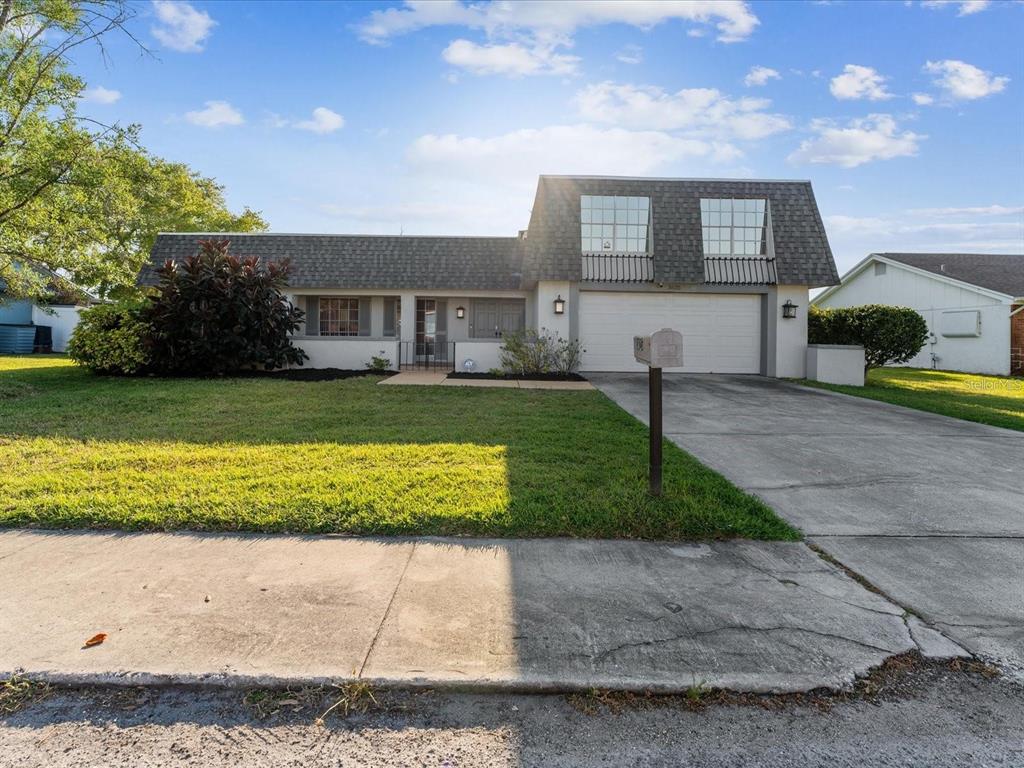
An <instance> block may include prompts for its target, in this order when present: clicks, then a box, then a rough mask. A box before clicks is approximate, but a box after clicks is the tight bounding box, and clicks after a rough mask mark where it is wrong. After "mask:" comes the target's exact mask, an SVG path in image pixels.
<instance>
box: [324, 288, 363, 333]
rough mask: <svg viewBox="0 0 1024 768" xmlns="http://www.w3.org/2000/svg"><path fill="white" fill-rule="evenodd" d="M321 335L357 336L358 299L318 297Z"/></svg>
mask: <svg viewBox="0 0 1024 768" xmlns="http://www.w3.org/2000/svg"><path fill="white" fill-rule="evenodd" d="M320 335H321V336H358V335H359V299H335V298H323V297H321V299H320Z"/></svg>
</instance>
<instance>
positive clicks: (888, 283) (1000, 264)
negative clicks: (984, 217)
mask: <svg viewBox="0 0 1024 768" xmlns="http://www.w3.org/2000/svg"><path fill="white" fill-rule="evenodd" d="M813 304H814V305H815V306H819V307H822V308H830V307H852V306H857V305H860V304H890V305H893V306H900V307H910V308H911V309H914V310H917V311H918V312H920V313H921V315H922V316H923V317H924V319H925V321H926V322H927V323H928V331H929V335H928V342H927V343H926V344H925V346H924V349H922V350H921V352H920V353H918V355H917V357H915V358H914V359H913V360H910V361H909V362H908V363H906V365H910V366H914V367H916V368H939V369H943V370H948V371H966V372H969V373H990V374H996V375H1000V376H1006V375H1007V374H1014V375H1019V374H1024V311H1022V310H1024V255H1016V254H991V253H872V254H871V255H870V256H868V257H867V258H866V259H864V260H863V261H861V262H860V263H859V264H858V265H857V266H855V267H854V268H853V269H851V270H850V271H849V272H848V273H847V274H846V275H844V276H843V279H842V282H841V283H840V284H839V285H836V286H833V287H832V288H829V289H828V290H826V291H823V292H822V293H821V294H820V295H818V296H816V297H815V298H814V301H813Z"/></svg>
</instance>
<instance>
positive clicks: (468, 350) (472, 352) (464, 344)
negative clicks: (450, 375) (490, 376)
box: [455, 341, 501, 373]
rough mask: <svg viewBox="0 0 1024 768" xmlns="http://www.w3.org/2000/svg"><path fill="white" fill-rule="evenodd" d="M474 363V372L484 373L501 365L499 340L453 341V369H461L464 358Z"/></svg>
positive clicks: (462, 368)
mask: <svg viewBox="0 0 1024 768" xmlns="http://www.w3.org/2000/svg"><path fill="white" fill-rule="evenodd" d="M467 358H468V359H472V360H473V362H474V363H476V372H478V373H486V372H487V371H489V370H491V369H492V368H500V367H501V342H499V341H457V342H455V370H456V371H463V370H465V368H464V367H463V366H464V364H465V362H466V360H467Z"/></svg>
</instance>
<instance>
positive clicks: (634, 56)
mask: <svg viewBox="0 0 1024 768" xmlns="http://www.w3.org/2000/svg"><path fill="white" fill-rule="evenodd" d="M615 58H616V59H618V60H619V61H621V62H622V63H623V64H639V63H640V62H641V61H643V60H644V51H643V48H641V47H640V46H639V45H632V44H630V45H625V46H623V47H622V49H621V50H620V51H619V52H618V53H616V54H615Z"/></svg>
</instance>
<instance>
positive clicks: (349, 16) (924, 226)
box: [76, 0, 1024, 271]
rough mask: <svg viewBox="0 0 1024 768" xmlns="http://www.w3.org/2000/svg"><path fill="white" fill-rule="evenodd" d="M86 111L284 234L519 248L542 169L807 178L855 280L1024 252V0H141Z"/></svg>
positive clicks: (95, 69)
mask: <svg viewBox="0 0 1024 768" xmlns="http://www.w3.org/2000/svg"><path fill="white" fill-rule="evenodd" d="M135 9H136V11H137V16H136V18H135V20H134V21H133V23H132V29H133V31H134V32H135V33H136V34H137V36H138V37H139V38H140V39H141V40H142V41H143V42H144V43H145V44H146V45H147V46H148V47H150V48H151V49H152V51H153V54H154V55H152V56H140V55H139V53H138V51H137V50H136V49H133V48H132V47H131V46H130V45H129V44H128V43H127V41H123V40H122V41H115V42H114V43H113V44H112V46H111V48H110V51H109V54H110V55H109V59H108V61H106V62H104V61H102V60H101V59H100V58H99V57H98V56H96V55H93V54H91V53H85V52H83V53H80V54H79V57H78V60H77V62H76V67H77V69H78V71H79V72H80V74H82V75H83V77H85V79H86V80H87V82H88V84H89V87H90V90H89V91H88V93H87V98H86V100H85V103H83V105H82V106H83V112H84V113H85V114H88V115H90V116H93V117H95V118H97V119H100V120H104V121H113V120H118V121H121V122H124V123H129V122H135V123H140V124H141V125H142V126H143V134H142V135H143V141H144V143H145V145H146V146H147V147H149V148H150V149H151V150H152V151H154V152H156V153H157V154H159V155H161V156H164V157H166V158H168V159H171V160H179V161H183V162H186V163H188V164H189V165H191V166H192V167H193V168H195V169H196V170H198V171H200V172H202V173H204V174H206V175H210V176H213V177H215V178H216V179H217V180H218V181H220V182H221V183H222V184H224V185H225V186H226V189H227V196H228V200H229V203H230V204H231V205H232V206H233V207H235V208H240V207H241V206H242V205H249V206H250V207H253V208H255V209H257V210H260V211H262V212H263V214H264V215H265V216H266V218H267V219H268V220H269V221H270V224H271V228H272V229H273V230H275V231H281V232H307V231H309V232H367V233H398V232H400V231H404V232H405V233H406V234H501V235H506V234H514V233H515V232H516V231H517V230H518V229H520V228H523V227H525V226H526V224H527V222H528V219H529V212H530V205H531V203H532V198H533V192H534V187H535V185H536V177H537V175H538V174H539V173H564V174H573V173H588V174H615V175H633V176H691V177H692V176H697V177H706V176H711V177H719V176H721V177H754V178H799V179H810V180H811V181H812V182H813V183H814V189H815V192H816V195H817V197H818V202H819V206H820V208H821V211H822V214H823V216H824V218H825V222H826V227H827V229H828V232H829V239H830V242H831V243H832V247H833V251H834V252H835V255H836V260H837V262H838V264H839V267H840V270H841V271H844V270H845V269H847V268H849V267H850V266H852V265H853V264H855V263H856V262H857V261H859V260H860V259H861V258H863V256H864V255H866V254H867V253H869V252H871V251H884V250H890V251H898V250H933V251H941V250H949V251H996V252H1020V251H1024V97H1022V93H1024V91H1022V86H1024V46H1022V44H1021V40H1022V38H1024V3H1019V2H984V0H968V1H967V2H960V1H958V0H955V1H954V2H907V3H902V2H890V3H874V2H821V3H797V2H785V3H782V2H779V3H757V2H750V3H743V2H670V1H669V0H659V1H657V2H642V1H637V2H632V3H602V2H587V1H586V0H577V1H576V2H571V3H556V2H542V1H541V2H533V3H528V4H522V3H520V4H514V3H486V2H481V3H475V4H464V3H460V2H432V3H353V4H348V3H329V2H318V3H301V2H289V3H272V2H260V3H255V2H253V3H249V2H230V3H229V2H191V3H182V2H159V1H158V2H152V3H138V4H137V5H136V6H135Z"/></svg>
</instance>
